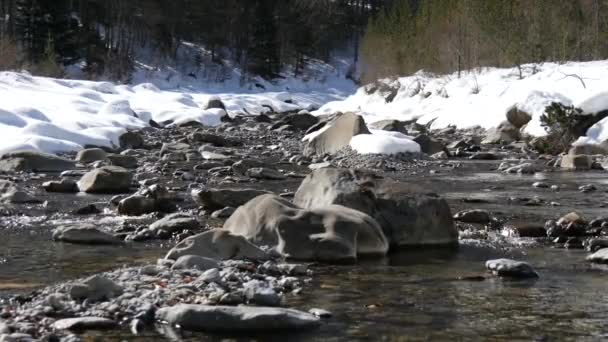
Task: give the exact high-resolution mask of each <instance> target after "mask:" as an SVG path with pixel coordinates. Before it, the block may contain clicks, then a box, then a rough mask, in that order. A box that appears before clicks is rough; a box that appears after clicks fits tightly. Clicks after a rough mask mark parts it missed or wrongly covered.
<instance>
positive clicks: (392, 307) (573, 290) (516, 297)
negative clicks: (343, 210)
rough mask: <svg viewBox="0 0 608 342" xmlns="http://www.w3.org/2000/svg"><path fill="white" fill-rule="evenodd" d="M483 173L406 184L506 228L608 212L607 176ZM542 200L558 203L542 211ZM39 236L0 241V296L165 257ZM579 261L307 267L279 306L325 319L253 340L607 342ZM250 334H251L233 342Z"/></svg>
mask: <svg viewBox="0 0 608 342" xmlns="http://www.w3.org/2000/svg"><path fill="white" fill-rule="evenodd" d="M471 167H472V166H471ZM474 167H475V169H479V168H480V167H479V166H477V165H476V166H474ZM484 167H485V168H486V169H487V170H483V171H482V172H476V173H475V172H470V171H467V167H466V166H465V167H464V168H463V169H461V170H447V169H440V172H439V173H438V174H427V173H424V174H418V175H415V176H409V177H408V178H407V180H409V181H415V182H416V183H417V184H419V185H421V186H424V187H427V188H428V189H429V190H430V191H436V192H438V193H440V194H442V195H443V196H444V197H446V198H447V199H448V200H449V202H450V205H451V206H452V208H453V211H454V212H456V211H458V210H460V209H465V208H482V209H488V210H490V211H492V212H493V213H496V214H497V215H500V217H502V218H507V219H508V220H509V221H512V222H528V223H542V222H544V220H546V219H549V218H558V217H560V216H561V215H563V214H565V213H567V212H569V211H572V210H578V211H580V212H582V213H583V214H584V215H585V216H586V217H588V218H594V217H596V216H602V215H605V214H608V212H607V211H606V209H604V207H605V206H606V204H607V203H608V196H607V193H606V192H605V190H604V189H608V186H607V185H608V177H606V174H605V173H601V172H588V173H577V174H574V173H546V174H538V175H536V176H516V175H513V176H511V175H502V174H500V173H496V172H492V171H490V169H491V168H492V165H490V164H488V165H485V166H484ZM484 167H482V169H483V168H484ZM540 180H542V181H544V182H547V183H549V184H559V185H560V186H561V191H559V192H552V191H550V190H549V189H535V188H532V186H531V184H532V183H533V182H535V181H540ZM583 184H595V185H596V186H597V187H598V190H597V191H596V192H593V193H587V194H583V193H580V192H579V191H578V187H579V186H580V185H583ZM535 196H539V197H540V198H541V199H543V200H544V201H545V203H544V204H542V205H541V206H526V205H523V204H521V203H519V202H517V198H534V197H535ZM472 202H475V203H472ZM549 202H559V203H560V204H561V205H560V206H550V205H549V204H548V203H549ZM34 221H35V220H34ZM49 239H50V230H49V226H48V225H47V226H45V224H44V223H40V222H36V223H34V224H24V227H23V228H22V229H19V230H17V231H13V230H11V231H8V232H5V233H4V234H3V235H2V242H1V243H0V245H2V246H3V247H2V250H1V252H0V293H4V294H9V293H15V292H19V291H23V290H24V289H29V288H32V287H37V286H42V285H46V284H51V283H55V282H58V281H62V280H68V279H73V278H76V277H80V276H83V275H86V274H91V273H95V272H99V271H103V270H109V269H112V268H115V267H119V266H121V265H123V264H129V265H132V264H135V263H144V262H149V261H154V260H155V259H156V258H158V257H159V256H162V254H163V253H164V251H166V247H165V246H162V245H160V244H141V245H138V244H135V245H129V246H127V247H124V246H123V247H91V246H75V245H65V244H54V243H50V242H49ZM586 255H587V252H585V251H583V250H566V249H561V248H554V247H553V246H552V245H551V244H548V243H545V242H536V241H534V240H531V239H517V238H505V237H502V236H501V235H500V234H499V233H495V234H490V235H489V237H484V238H482V239H476V238H466V239H463V240H462V242H461V244H460V246H459V247H458V248H455V249H424V250H422V249H413V250H405V251H399V252H397V253H392V254H391V255H389V256H387V257H385V258H383V259H381V260H361V261H360V262H359V263H358V264H357V265H340V266H330V265H320V266H314V267H313V269H314V270H315V276H314V280H313V282H312V284H310V286H309V287H307V288H306V291H305V292H304V294H302V295H300V296H290V297H289V298H288V305H289V306H292V307H296V308H300V309H309V308H313V307H319V308H325V309H328V310H330V311H332V312H333V313H334V317H333V318H331V319H329V320H327V321H326V323H325V324H324V325H323V326H322V327H321V328H320V329H318V330H315V331H312V332H303V333H298V334H273V335H272V336H257V337H259V339H260V340H277V341H285V340H290V341H297V340H324V341H355V340H391V341H393V340H408V341H409V340H429V339H433V340H450V341H454V340H504V341H507V340H508V341H513V340H542V341H553V340H577V341H580V340H589V341H595V340H604V339H608V324H607V323H608V309H606V308H607V304H608V281H607V280H608V268H605V267H604V266H598V265H592V264H590V263H588V262H586V261H585V256H586ZM499 257H510V258H514V259H518V260H525V261H528V262H530V263H531V264H532V265H533V266H534V267H535V268H536V270H537V271H538V273H539V275H540V278H539V279H537V280H525V281H509V280H501V279H497V278H492V277H488V275H487V274H486V273H485V267H484V263H485V261H486V260H488V259H492V258H499ZM479 276H486V277H487V278H485V279H483V278H482V277H479ZM159 329H160V328H159ZM162 334H163V335H164V336H171V334H173V339H179V338H183V339H185V340H192V341H195V340H196V341H207V340H208V341H212V340H225V338H226V336H219V335H206V334H191V333H185V332H179V331H174V330H171V329H169V330H167V329H165V330H164V331H163V332H162ZM163 335H161V333H158V334H156V333H148V334H147V335H144V336H139V337H134V336H131V335H130V334H129V333H128V332H126V331H116V332H111V333H104V334H97V333H89V336H90V337H91V338H92V339H95V338H97V339H98V340H104V341H105V340H107V341H113V340H115V341H119V340H125V339H127V340H138V341H154V340H159V341H160V340H163V339H164V338H165V337H163ZM252 337H256V336H240V337H237V338H236V340H240V339H246V340H248V339H250V338H252Z"/></svg>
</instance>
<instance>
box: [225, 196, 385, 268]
mask: <svg viewBox="0 0 608 342" xmlns="http://www.w3.org/2000/svg"><path fill="white" fill-rule="evenodd" d="M224 229H225V230H228V231H230V232H231V233H232V234H235V235H242V236H244V237H245V238H247V240H249V241H251V242H252V243H254V244H256V245H259V246H272V247H274V248H275V249H276V251H277V252H278V253H280V254H281V255H283V256H285V257H288V258H292V259H299V260H318V261H344V260H355V259H356V258H357V257H358V256H362V255H384V254H386V252H387V251H388V241H387V239H386V237H385V236H384V233H383V232H382V229H381V228H380V226H379V225H378V223H377V222H376V221H375V220H374V219H373V218H372V217H370V216H368V215H367V214H365V213H363V212H360V211H357V210H353V209H350V208H347V207H344V206H340V205H328V206H324V207H322V208H321V207H317V208H313V209H302V208H299V207H297V206H296V205H294V204H292V203H291V202H289V201H287V200H285V199H283V198H281V197H279V196H276V195H262V196H259V197H256V198H254V199H252V200H251V201H249V202H248V203H247V204H245V205H243V206H241V207H239V208H238V209H237V210H236V211H235V212H234V214H232V216H231V217H230V218H229V219H228V220H227V221H226V223H225V224H224Z"/></svg>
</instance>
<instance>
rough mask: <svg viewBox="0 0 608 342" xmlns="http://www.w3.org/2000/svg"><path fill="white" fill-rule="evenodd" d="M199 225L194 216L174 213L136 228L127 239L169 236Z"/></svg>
mask: <svg viewBox="0 0 608 342" xmlns="http://www.w3.org/2000/svg"><path fill="white" fill-rule="evenodd" d="M200 225H201V224H200V223H199V222H198V220H197V219H196V217H194V216H192V215H189V214H186V213H174V214H169V215H167V216H165V217H163V218H161V219H160V220H158V221H156V222H154V223H152V224H151V225H150V226H149V227H148V228H146V229H142V230H138V231H137V232H136V233H135V234H133V235H130V236H129V239H131V240H135V241H142V240H148V239H154V238H159V237H170V236H171V235H172V234H175V233H178V232H181V231H190V230H197V229H199V228H200Z"/></svg>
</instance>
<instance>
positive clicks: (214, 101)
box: [205, 96, 226, 110]
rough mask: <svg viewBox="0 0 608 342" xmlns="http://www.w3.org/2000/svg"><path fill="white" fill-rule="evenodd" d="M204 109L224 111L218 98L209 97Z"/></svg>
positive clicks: (224, 107) (222, 104) (224, 108)
mask: <svg viewBox="0 0 608 342" xmlns="http://www.w3.org/2000/svg"><path fill="white" fill-rule="evenodd" d="M205 109H223V110H226V106H225V105H224V103H223V102H222V100H221V99H220V98H219V97H218V96H211V97H210V98H209V100H207V104H206V105H205Z"/></svg>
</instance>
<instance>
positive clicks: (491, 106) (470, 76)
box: [312, 61, 608, 139]
mask: <svg viewBox="0 0 608 342" xmlns="http://www.w3.org/2000/svg"><path fill="white" fill-rule="evenodd" d="M606 80H608V61H594V62H569V63H565V64H556V63H544V64H538V65H532V64H529V65H523V66H522V77H521V78H520V77H519V72H518V70H517V69H516V68H510V69H499V68H486V69H483V70H475V71H470V72H465V73H463V74H461V77H460V78H459V77H458V75H457V74H451V75H434V74H430V73H425V72H418V73H416V74H414V75H411V76H408V77H401V78H397V79H385V80H382V82H383V83H385V84H388V85H393V86H394V87H398V92H397V95H396V96H395V98H394V100H393V101H392V102H390V103H386V101H385V95H386V94H384V96H383V95H381V94H380V92H375V93H373V94H371V95H368V94H367V93H366V92H365V90H364V88H360V89H359V90H357V92H356V93H355V94H354V95H352V96H350V97H348V98H347V99H345V100H343V101H334V102H330V103H327V104H325V105H324V106H323V107H321V108H320V109H319V110H317V111H314V112H313V113H312V114H314V115H321V114H329V113H334V112H338V111H340V112H349V111H351V112H355V113H358V114H360V115H363V116H364V118H365V120H366V122H368V123H370V122H374V121H379V120H383V119H397V120H411V119H417V122H418V123H421V124H426V123H429V122H430V121H432V120H434V121H433V123H432V125H431V127H432V128H443V127H447V126H448V125H455V126H457V127H459V128H467V127H473V126H481V127H484V128H492V127H496V126H498V125H499V124H500V123H501V122H502V121H504V120H506V113H507V111H508V110H509V109H510V108H512V107H513V106H518V108H520V109H522V110H524V111H526V112H528V113H529V114H531V115H532V117H533V118H532V121H531V122H530V123H529V124H528V125H527V126H526V127H525V129H524V132H525V133H528V134H530V135H533V136H542V135H545V134H546V132H545V131H544V129H543V128H542V127H541V124H540V116H541V115H542V114H543V113H544V109H545V107H546V106H547V105H549V104H550V103H551V102H552V101H558V102H561V103H564V104H566V105H571V104H574V105H575V106H577V107H581V108H583V109H584V110H585V111H589V112H597V111H601V110H605V109H608V82H606ZM606 126H608V125H607V124H604V125H603V126H602V125H598V127H596V128H595V130H594V131H591V133H592V134H593V139H596V138H603V137H604V136H608V132H606V131H605V129H604V127H606Z"/></svg>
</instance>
